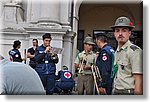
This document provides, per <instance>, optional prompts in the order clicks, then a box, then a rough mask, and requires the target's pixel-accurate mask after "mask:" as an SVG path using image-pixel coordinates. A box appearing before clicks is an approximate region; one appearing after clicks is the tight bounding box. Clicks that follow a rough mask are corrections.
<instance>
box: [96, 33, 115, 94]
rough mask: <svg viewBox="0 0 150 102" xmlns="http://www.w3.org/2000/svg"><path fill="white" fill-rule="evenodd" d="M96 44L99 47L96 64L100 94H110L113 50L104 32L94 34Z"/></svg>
mask: <svg viewBox="0 0 150 102" xmlns="http://www.w3.org/2000/svg"><path fill="white" fill-rule="evenodd" d="M95 37H96V44H97V46H98V47H99V48H100V51H99V55H98V57H97V60H96V65H97V66H98V69H99V71H100V74H101V77H102V81H101V82H99V85H98V86H99V91H100V93H101V94H107V95H110V94H111V92H112V78H111V70H112V65H113V61H114V60H113V59H114V50H113V48H112V47H111V46H109V45H108V44H107V36H106V33H105V32H103V31H102V32H100V33H98V34H96V35H95Z"/></svg>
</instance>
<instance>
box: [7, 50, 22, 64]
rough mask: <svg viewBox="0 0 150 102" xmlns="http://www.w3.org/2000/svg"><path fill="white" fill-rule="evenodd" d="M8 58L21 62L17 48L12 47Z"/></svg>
mask: <svg viewBox="0 0 150 102" xmlns="http://www.w3.org/2000/svg"><path fill="white" fill-rule="evenodd" d="M9 56H10V60H11V61H13V62H22V58H21V54H20V52H19V50H18V49H12V50H10V51H9Z"/></svg>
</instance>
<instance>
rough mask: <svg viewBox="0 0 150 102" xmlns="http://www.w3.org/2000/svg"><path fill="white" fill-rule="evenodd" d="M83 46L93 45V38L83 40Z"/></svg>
mask: <svg viewBox="0 0 150 102" xmlns="http://www.w3.org/2000/svg"><path fill="white" fill-rule="evenodd" d="M84 44H91V45H95V43H94V42H93V38H92V37H86V38H85V39H84Z"/></svg>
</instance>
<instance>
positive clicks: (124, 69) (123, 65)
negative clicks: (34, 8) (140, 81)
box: [118, 60, 132, 75]
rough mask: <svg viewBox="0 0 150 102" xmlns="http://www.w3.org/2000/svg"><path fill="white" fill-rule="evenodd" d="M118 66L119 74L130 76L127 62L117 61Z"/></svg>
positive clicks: (129, 66) (129, 65) (130, 71)
mask: <svg viewBox="0 0 150 102" xmlns="http://www.w3.org/2000/svg"><path fill="white" fill-rule="evenodd" d="M118 66H119V69H120V71H121V72H123V73H124V74H126V75H131V73H132V69H131V64H130V63H129V61H128V60H123V61H118Z"/></svg>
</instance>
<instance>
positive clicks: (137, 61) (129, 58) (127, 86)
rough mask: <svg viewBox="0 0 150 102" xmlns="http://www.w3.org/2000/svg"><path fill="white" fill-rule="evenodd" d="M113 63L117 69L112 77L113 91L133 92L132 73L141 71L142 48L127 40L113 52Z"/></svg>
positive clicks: (133, 80) (121, 92)
mask: <svg viewBox="0 0 150 102" xmlns="http://www.w3.org/2000/svg"><path fill="white" fill-rule="evenodd" d="M115 64H117V65H118V71H117V73H116V75H115V78H114V89H113V93H114V94H115V93H120V94H133V92H134V87H135V83H134V82H135V79H134V77H133V74H134V73H139V74H142V73H143V68H142V50H141V49H140V48H139V47H138V46H136V45H134V44H132V43H131V42H130V41H129V40H128V41H127V42H126V43H125V44H124V45H123V46H122V47H121V48H120V49H119V48H117V51H116V52H115Z"/></svg>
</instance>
